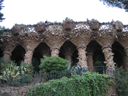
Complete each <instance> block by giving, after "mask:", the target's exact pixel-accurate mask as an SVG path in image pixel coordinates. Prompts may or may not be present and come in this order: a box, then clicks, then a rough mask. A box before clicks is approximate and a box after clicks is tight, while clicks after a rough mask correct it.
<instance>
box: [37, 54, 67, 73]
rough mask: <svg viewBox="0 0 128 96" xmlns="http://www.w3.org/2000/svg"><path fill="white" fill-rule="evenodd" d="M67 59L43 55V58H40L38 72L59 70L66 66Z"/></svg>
mask: <svg viewBox="0 0 128 96" xmlns="http://www.w3.org/2000/svg"><path fill="white" fill-rule="evenodd" d="M67 63H68V61H67V60H65V59H63V58H61V57H56V56H52V57H47V56H44V59H41V64H40V66H39V68H40V72H41V73H43V72H52V71H61V70H65V69H67V68H68V64H67Z"/></svg>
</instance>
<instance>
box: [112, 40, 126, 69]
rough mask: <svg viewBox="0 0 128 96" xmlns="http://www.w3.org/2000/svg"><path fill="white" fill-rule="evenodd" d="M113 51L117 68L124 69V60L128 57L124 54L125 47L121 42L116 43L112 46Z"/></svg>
mask: <svg viewBox="0 0 128 96" xmlns="http://www.w3.org/2000/svg"><path fill="white" fill-rule="evenodd" d="M112 51H113V53H114V58H113V60H114V62H115V63H116V66H117V67H121V66H123V68H124V65H125V62H124V58H125V56H126V55H125V52H124V47H123V46H122V45H121V44H120V43H119V42H117V41H115V42H114V43H113V44H112Z"/></svg>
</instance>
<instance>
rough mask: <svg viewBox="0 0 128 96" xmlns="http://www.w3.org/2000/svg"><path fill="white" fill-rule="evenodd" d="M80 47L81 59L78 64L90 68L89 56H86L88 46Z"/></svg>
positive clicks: (79, 57) (79, 55)
mask: <svg viewBox="0 0 128 96" xmlns="http://www.w3.org/2000/svg"><path fill="white" fill-rule="evenodd" d="M77 49H78V59H79V62H78V64H79V65H80V66H84V67H85V68H86V69H88V66H87V56H86V53H87V52H86V47H85V46H80V47H78V48H77Z"/></svg>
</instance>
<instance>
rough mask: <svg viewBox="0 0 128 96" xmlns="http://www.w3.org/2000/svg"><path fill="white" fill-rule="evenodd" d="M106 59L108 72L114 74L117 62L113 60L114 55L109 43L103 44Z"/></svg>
mask: <svg viewBox="0 0 128 96" xmlns="http://www.w3.org/2000/svg"><path fill="white" fill-rule="evenodd" d="M102 50H103V53H104V57H105V61H104V63H105V64H106V67H107V69H106V74H107V75H113V71H114V70H115V63H114V61H113V55H114V53H112V49H111V45H110V44H109V43H108V44H107V45H105V46H103V48H102Z"/></svg>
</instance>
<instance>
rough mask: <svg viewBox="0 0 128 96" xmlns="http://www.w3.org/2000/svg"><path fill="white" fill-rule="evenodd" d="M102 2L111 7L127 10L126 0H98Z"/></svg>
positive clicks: (127, 1) (127, 0)
mask: <svg viewBox="0 0 128 96" xmlns="http://www.w3.org/2000/svg"><path fill="white" fill-rule="evenodd" d="M100 1H102V2H103V4H106V5H108V6H111V7H118V8H123V9H125V11H126V12H128V0H100Z"/></svg>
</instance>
